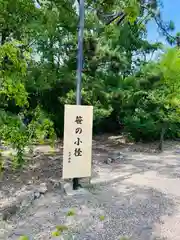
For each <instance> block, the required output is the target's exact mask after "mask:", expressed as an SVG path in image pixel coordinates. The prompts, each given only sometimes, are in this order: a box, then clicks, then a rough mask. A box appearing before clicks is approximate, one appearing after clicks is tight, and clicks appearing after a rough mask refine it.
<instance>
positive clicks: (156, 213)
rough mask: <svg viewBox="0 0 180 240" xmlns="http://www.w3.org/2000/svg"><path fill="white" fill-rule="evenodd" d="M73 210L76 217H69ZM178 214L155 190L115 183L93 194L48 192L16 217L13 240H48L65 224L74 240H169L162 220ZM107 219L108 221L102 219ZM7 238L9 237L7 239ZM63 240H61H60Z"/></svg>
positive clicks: (97, 189) (170, 201)
mask: <svg viewBox="0 0 180 240" xmlns="http://www.w3.org/2000/svg"><path fill="white" fill-rule="evenodd" d="M69 209H74V211H75V215H74V216H71V217H67V212H68V210H69ZM174 212H176V208H175V205H174V203H173V201H172V200H171V199H169V198H167V197H166V196H165V195H163V194H162V193H160V192H158V191H155V190H154V189H151V188H140V187H138V186H136V185H129V184H123V182H122V183H114V184H111V185H106V186H103V187H102V186H101V187H96V188H91V189H89V194H85V195H75V196H73V197H70V196H65V195H60V194H59V193H48V194H47V195H46V197H44V198H42V199H39V200H37V201H36V202H35V203H34V205H33V206H32V207H31V208H30V209H29V210H28V211H27V212H26V214H24V215H21V216H19V218H18V220H17V218H14V220H13V219H12V220H13V222H10V223H9V224H11V223H13V224H17V226H16V228H15V229H13V230H12V231H10V232H9V236H10V237H9V238H8V239H11V240H17V239H18V238H17V237H18V236H20V235H23V234H26V235H28V236H31V238H30V239H33V240H48V239H53V238H51V236H50V235H51V234H50V232H52V231H53V230H54V229H55V227H56V226H57V225H61V224H65V225H66V226H68V229H69V232H71V233H72V234H73V235H74V238H70V239H74V240H101V239H102V240H119V239H120V237H122V236H127V237H129V238H130V239H132V240H155V239H156V240H157V239H158V240H165V238H162V236H160V234H162V231H161V228H160V225H162V224H163V222H161V218H162V217H163V216H165V215H168V216H171V215H173V213H174ZM100 216H104V220H103V221H101V220H100ZM5 239H6V238H5ZM57 239H60V238H57Z"/></svg>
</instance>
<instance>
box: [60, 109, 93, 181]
mask: <svg viewBox="0 0 180 240" xmlns="http://www.w3.org/2000/svg"><path fill="white" fill-rule="evenodd" d="M92 125H93V107H92V106H81V105H65V114H64V156H63V176H62V177H63V179H67V178H82V177H90V176H91V162H92Z"/></svg>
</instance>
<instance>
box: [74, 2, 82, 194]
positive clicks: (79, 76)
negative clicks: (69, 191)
mask: <svg viewBox="0 0 180 240" xmlns="http://www.w3.org/2000/svg"><path fill="white" fill-rule="evenodd" d="M78 2H79V30H78V55H77V79H76V105H81V82H82V70H83V38H84V15H85V13H84V0H79V1H78ZM78 187H80V184H79V179H78V178H74V179H73V189H74V190H76V189H77V188H78Z"/></svg>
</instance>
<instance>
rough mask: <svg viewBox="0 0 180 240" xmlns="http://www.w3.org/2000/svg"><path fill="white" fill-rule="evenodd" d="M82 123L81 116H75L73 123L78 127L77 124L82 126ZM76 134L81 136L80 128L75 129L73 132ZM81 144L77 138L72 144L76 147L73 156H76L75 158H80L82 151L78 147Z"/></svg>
mask: <svg viewBox="0 0 180 240" xmlns="http://www.w3.org/2000/svg"><path fill="white" fill-rule="evenodd" d="M82 122H83V118H82V116H76V120H75V123H76V124H77V125H78V124H82ZM78 132H79V134H81V133H82V128H80V127H77V128H76V130H75V134H78ZM81 143H82V141H81V138H80V137H77V140H76V141H75V142H74V144H75V145H77V146H78V147H76V148H75V149H74V156H76V157H80V156H82V150H81V147H80V145H81Z"/></svg>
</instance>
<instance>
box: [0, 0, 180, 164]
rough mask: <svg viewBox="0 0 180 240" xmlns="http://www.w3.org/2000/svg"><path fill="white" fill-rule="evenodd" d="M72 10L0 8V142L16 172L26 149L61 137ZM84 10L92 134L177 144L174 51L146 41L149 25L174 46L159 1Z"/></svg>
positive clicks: (66, 5) (71, 87)
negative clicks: (127, 135)
mask: <svg viewBox="0 0 180 240" xmlns="http://www.w3.org/2000/svg"><path fill="white" fill-rule="evenodd" d="M77 6H78V1H77V2H74V1H73V0H58V1H57V0H47V1H43V0H39V1H33V0H26V1H24V0H0V9H1V11H0V70H1V71H0V84H1V90H0V98H1V103H0V123H1V129H0V136H1V140H3V141H5V143H6V144H9V145H11V146H12V147H13V148H15V149H16V150H17V158H15V159H14V160H15V161H14V163H15V164H17V165H22V162H23V151H24V148H25V146H27V145H29V144H30V143H32V142H33V141H37V140H38V141H41V142H42V141H43V139H44V138H47V137H48V138H50V139H54V138H55V135H56V136H62V133H63V118H64V116H63V112H64V104H65V103H71V104H73V103H75V82H76V81H75V78H76V54H77V26H78V11H77ZM85 8H86V21H85V33H84V69H83V84H82V103H83V104H86V105H89V104H90V105H91V104H92V105H93V106H94V131H95V132H96V133H98V132H103V131H108V130H109V131H112V130H114V131H126V132H128V133H130V134H131V136H132V137H133V138H134V139H136V140H154V139H159V138H164V135H165V136H166V137H170V138H174V137H179V134H180V132H179V123H180V116H179V114H180V112H179V109H178V105H179V102H180V99H179V98H180V94H179V91H180V86H179V84H180V70H179V69H180V60H179V55H180V50H179V49H178V48H176V47H173V48H171V49H164V48H163V46H162V44H161V43H154V44H152V43H149V42H148V40H147V23H148V22H149V21H150V20H152V19H154V21H155V22H156V24H157V25H158V27H159V30H160V31H161V33H162V34H163V35H164V36H165V37H166V38H167V40H168V41H169V42H170V43H171V44H174V43H175V39H176V38H174V37H172V36H171V31H173V30H174V25H173V23H172V22H171V21H170V22H169V23H165V22H163V20H162V19H161V11H162V7H161V5H160V4H159V1H156V0H149V1H143V0H141V1H140V0H114V1H113V0H111V1H109V0H104V1H100V0H98V1H91V0H88V1H86V6H85ZM158 50H159V51H160V50H161V53H162V52H163V53H162V54H161V55H160V56H159V57H158V58H156V59H155V60H153V61H152V60H150V57H149V56H151V55H152V56H153V54H154V53H156V52H157V51H158Z"/></svg>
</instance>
